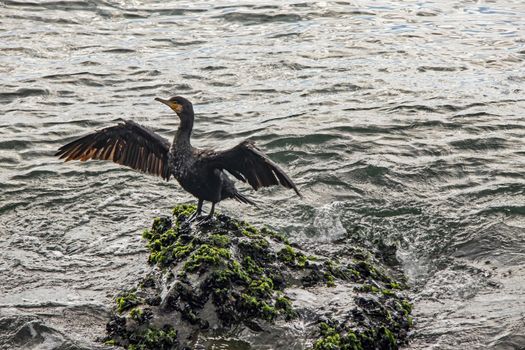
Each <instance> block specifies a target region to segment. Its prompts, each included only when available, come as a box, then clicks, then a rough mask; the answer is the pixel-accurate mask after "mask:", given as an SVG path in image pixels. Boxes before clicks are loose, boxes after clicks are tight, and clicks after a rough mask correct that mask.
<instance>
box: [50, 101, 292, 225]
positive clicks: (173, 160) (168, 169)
mask: <svg viewBox="0 0 525 350" xmlns="http://www.w3.org/2000/svg"><path fill="white" fill-rule="evenodd" d="M155 100H157V101H159V102H162V103H164V104H165V105H167V106H168V107H170V108H171V109H172V110H173V111H175V113H177V115H178V116H179V118H180V125H179V128H178V130H177V133H176V135H175V138H174V139H173V143H172V144H171V145H170V143H169V141H168V140H166V139H165V138H163V137H161V136H159V135H158V134H156V133H154V132H153V131H151V130H149V129H148V128H145V127H143V126H141V125H139V124H137V123H135V122H133V121H130V120H126V121H124V122H123V123H120V124H118V125H115V126H111V127H108V128H105V129H102V130H98V131H95V132H93V133H91V134H89V135H86V136H84V137H81V138H79V139H77V140H75V141H72V142H70V143H68V144H67V145H64V146H62V147H60V148H59V150H58V152H57V153H56V155H57V156H60V159H65V161H69V160H81V161H86V160H88V159H103V160H111V161H113V162H115V163H118V164H121V165H126V166H129V167H131V168H133V169H136V170H139V171H142V172H145V173H148V174H152V175H157V176H160V177H162V178H163V179H165V180H169V179H170V176H171V175H173V177H174V178H175V179H177V181H178V182H179V183H180V185H181V186H182V188H184V189H185V190H186V191H188V192H189V193H191V194H192V195H193V196H195V197H197V199H198V205H197V210H196V211H195V213H194V215H193V216H192V217H191V218H190V219H189V220H190V221H191V220H194V219H195V218H196V217H197V216H199V215H200V214H201V212H202V205H203V203H204V201H208V202H211V203H212V206H211V210H210V213H209V214H208V216H207V217H206V218H205V219H209V218H212V216H213V212H214V209H215V204H217V203H218V202H220V201H221V200H223V199H227V198H233V199H236V200H238V201H240V202H242V203H247V204H252V205H254V204H255V203H254V202H252V201H251V200H250V199H248V198H246V197H245V196H244V195H243V194H241V193H240V192H239V191H237V189H236V188H235V185H234V183H233V181H232V180H230V179H229V178H228V176H227V175H226V173H225V172H224V170H226V171H228V172H229V173H230V174H232V175H233V176H234V177H235V178H237V179H239V180H241V181H243V182H248V183H249V184H250V185H251V186H252V187H253V188H254V189H255V190H257V189H259V188H260V187H267V186H272V185H278V184H281V185H282V186H284V187H286V188H292V189H293V190H294V191H295V193H297V195H299V196H301V194H300V193H299V190H298V189H297V187H296V186H295V184H294V183H293V181H292V180H291V179H290V178H289V177H288V175H286V174H285V172H284V171H283V170H282V169H281V168H279V166H278V165H277V164H275V163H274V162H272V161H271V160H270V159H269V158H268V156H267V155H266V154H264V153H263V152H262V151H261V150H260V149H259V148H257V147H256V146H255V144H254V143H253V142H252V141H249V140H246V141H243V142H241V143H240V144H238V145H237V146H235V147H233V148H231V149H228V150H225V151H214V150H207V149H197V148H194V147H192V145H191V143H190V136H191V131H192V129H193V120H194V113H193V105H192V104H191V102H190V101H188V100H187V99H185V98H183V97H180V96H175V97H172V98H170V99H169V100H164V99H161V98H155Z"/></svg>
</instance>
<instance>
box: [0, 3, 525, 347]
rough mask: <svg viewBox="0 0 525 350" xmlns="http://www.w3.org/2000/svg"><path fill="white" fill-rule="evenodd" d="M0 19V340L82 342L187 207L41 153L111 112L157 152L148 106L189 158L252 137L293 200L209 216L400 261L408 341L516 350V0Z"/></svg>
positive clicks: (64, 12)
mask: <svg viewBox="0 0 525 350" xmlns="http://www.w3.org/2000/svg"><path fill="white" fill-rule="evenodd" d="M0 7H1V10H0V74H1V77H2V79H1V81H0V87H1V88H0V111H1V113H0V169H1V171H0V189H1V190H0V215H1V216H0V227H1V230H0V237H1V239H0V252H1V255H2V259H0V273H1V276H2V280H3V283H2V285H1V286H0V307H1V309H0V311H1V315H2V317H3V318H1V319H0V322H2V323H5V324H9V325H11V326H10V327H7V328H5V327H2V328H3V329H9V332H10V333H9V334H7V333H4V332H0V344H4V343H3V342H7V341H12V340H13V339H15V340H16V339H18V338H17V337H16V336H15V335H14V334H19V335H20V337H22V338H23V334H26V333H24V332H25V331H24V330H27V329H28V328H27V327H29V326H28V325H32V324H34V325H35V327H33V328H31V329H40V330H41V333H42V334H48V335H49V336H47V338H45V339H44V340H42V339H40V343H39V341H38V339H37V338H35V340H34V344H36V345H35V347H34V348H35V349H36V348H38V346H40V345H39V344H42V341H45V342H48V343H49V344H54V343H53V342H56V344H61V342H62V343H63V341H64V340H63V339H64V337H65V334H67V335H68V336H69V337H70V339H71V340H70V342H71V343H68V344H69V345H67V344H66V345H64V346H71V347H72V348H74V347H86V348H93V347H102V345H100V344H97V343H95V342H94V341H95V338H96V336H97V335H99V334H102V333H103V331H104V322H105V315H106V312H107V310H108V307H109V305H110V303H111V298H112V296H113V294H114V293H115V291H116V290H117V289H118V288H120V287H121V286H123V285H126V284H132V283H133V282H134V281H135V280H136V279H137V278H138V276H140V275H141V273H143V270H144V269H145V266H144V265H145V264H144V261H145V260H146V257H145V251H144V248H143V242H141V240H140V235H139V232H140V230H141V229H142V228H143V227H145V226H146V225H149V221H150V218H151V217H153V216H156V215H159V214H161V213H166V212H167V210H168V208H169V207H171V206H173V204H175V203H177V202H180V201H186V200H192V199H191V198H190V197H189V195H188V194H186V193H184V191H182V190H181V189H180V188H179V187H178V186H177V184H176V183H172V182H170V183H164V182H162V181H161V180H159V179H155V178H151V177H146V176H144V175H142V174H139V173H135V172H133V171H131V170H128V169H123V168H119V167H117V166H114V165H112V164H106V163H100V162H87V163H84V164H78V163H77V164H73V163H68V164H62V163H60V162H59V161H58V160H57V159H55V158H54V157H53V156H52V155H53V153H54V151H55V150H56V148H57V147H58V146H59V145H61V144H63V143H65V142H66V141H69V140H71V139H73V138H75V137H77V136H79V135H81V134H83V133H86V132H87V131H89V130H92V129H96V128H101V127H105V126H108V125H111V124H114V123H116V122H117V121H118V120H120V119H122V118H129V119H133V120H135V121H137V122H139V123H142V124H144V125H147V126H150V127H151V128H153V129H154V130H156V131H158V132H159V133H161V134H163V135H164V136H166V137H169V138H171V137H172V135H173V130H174V129H175V128H176V127H177V118H176V117H174V116H173V115H171V114H170V113H168V112H167V111H166V110H165V109H164V108H162V106H161V105H158V104H156V103H154V102H153V98H154V97H155V96H163V97H167V96H170V95H173V94H181V95H184V96H186V97H188V98H190V99H191V100H192V101H193V102H194V104H195V109H196V113H197V114H198V115H197V120H196V127H195V133H194V144H195V145H196V146H199V147H214V148H225V147H229V146H232V145H234V144H235V143H237V142H239V141H240V140H242V139H244V138H247V137H250V138H252V139H254V140H256V141H257V143H258V144H259V145H260V146H261V147H262V148H263V149H264V150H265V151H267V152H268V154H269V155H270V156H271V157H272V158H273V159H274V160H276V161H278V162H279V163H282V164H283V165H284V168H285V169H286V170H287V171H288V172H289V173H290V174H291V175H292V177H293V178H294V179H296V180H297V183H298V185H299V187H300V188H301V190H302V192H303V193H304V194H305V199H304V201H300V200H298V199H296V198H295V197H294V195H293V192H290V191H284V190H281V189H269V190H262V191H260V192H259V193H257V194H255V193H249V191H248V190H247V189H246V192H247V193H248V194H249V195H250V196H251V198H255V200H256V201H257V202H258V203H259V207H258V208H256V209H254V208H251V207H246V206H242V205H240V204H237V203H234V202H223V203H221V205H220V209H221V210H224V211H226V212H228V213H231V214H233V215H237V216H241V217H244V218H247V219H250V220H253V221H255V222H258V223H272V224H273V225H274V226H275V227H276V228H279V229H283V230H285V231H286V232H287V233H288V234H289V235H290V236H291V237H292V238H294V237H295V238H296V239H312V240H319V241H320V242H327V241H328V242H329V241H330V240H331V239H339V238H341V236H344V235H345V232H346V234H347V235H348V237H349V239H352V240H356V241H358V242H361V243H363V244H374V243H373V242H375V241H376V240H377V238H381V239H382V240H385V241H386V242H388V243H390V244H392V243H393V244H396V245H397V246H399V248H400V249H399V251H398V258H399V259H400V260H401V261H402V265H403V268H404V270H405V272H406V273H407V275H408V276H409V278H410V280H411V282H412V285H413V286H414V299H415V301H416V309H415V314H416V321H417V326H416V330H415V332H414V339H413V340H412V343H411V345H410V348H413V349H425V348H428V347H429V346H432V345H434V346H435V348H439V349H457V348H458V346H459V347H464V346H468V347H469V348H471V349H478V348H479V349H485V348H487V347H489V346H491V347H494V348H506V349H508V348H516V349H518V348H520V347H523V346H525V345H524V344H525V327H524V326H523V322H522V321H523V310H525V301H524V299H523V298H522V295H523V290H524V288H525V286H524V284H523V277H525V270H524V267H525V256H524V253H523V252H524V251H525V237H524V236H523V228H524V227H525V221H524V220H523V214H524V213H525V207H524V205H523V203H524V199H525V190H524V187H523V174H524V171H525V154H524V152H523V149H524V145H525V143H524V141H523V140H524V136H525V135H524V134H525V121H524V119H523V115H524V112H525V99H524V98H523V96H524V95H523V83H524V82H525V70H524V68H523V67H524V65H523V61H524V59H525V47H524V45H525V40H524V39H523V38H524V32H523V18H524V16H525V6H524V5H523V3H522V2H521V1H518V0H516V1H512V0H504V1H498V2H473V1H441V2H432V1H423V2H421V1H419V2H418V1H402V2H388V1H379V2H378V1H358V2H325V1H318V2H287V3H286V4H283V3H282V2H278V1H268V2H265V3H264V4H263V3H259V2H251V3H250V2H242V3H241V4H233V3H231V2H228V1H215V2H184V1H176V2H175V1H171V2H170V1H168V2H166V1H162V2H160V1H159V2H150V1H147V2H142V1H100V0H99V1H39V2H30V1H11V0H4V1H3V2H2V3H0ZM494 301H497V303H496V302H494ZM6 322H7V323H6ZM37 325H38V326H37ZM16 332H18V333H16ZM37 333H38V332H37ZM40 336H41V335H40ZM71 344H73V345H71ZM217 346H222V345H220V344H218V345H217Z"/></svg>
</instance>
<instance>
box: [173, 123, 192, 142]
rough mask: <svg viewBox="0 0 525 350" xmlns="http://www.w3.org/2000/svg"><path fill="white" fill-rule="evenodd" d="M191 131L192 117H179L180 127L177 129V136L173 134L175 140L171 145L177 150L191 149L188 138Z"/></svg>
mask: <svg viewBox="0 0 525 350" xmlns="http://www.w3.org/2000/svg"><path fill="white" fill-rule="evenodd" d="M192 130H193V115H181V116H180V125H179V128H178V129H177V134H175V139H174V140H173V144H174V145H176V146H177V148H182V147H184V148H188V149H189V148H191V143H190V137H191V131H192Z"/></svg>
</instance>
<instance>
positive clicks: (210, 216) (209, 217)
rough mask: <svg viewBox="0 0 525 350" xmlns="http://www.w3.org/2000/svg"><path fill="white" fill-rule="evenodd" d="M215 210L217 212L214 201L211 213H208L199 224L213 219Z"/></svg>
mask: <svg viewBox="0 0 525 350" xmlns="http://www.w3.org/2000/svg"><path fill="white" fill-rule="evenodd" d="M214 212H215V202H212V203H211V209H210V213H209V214H208V215H206V216H205V217H203V218H202V220H200V221H199V224H201V223H203V222H206V221H209V220H213V213H214Z"/></svg>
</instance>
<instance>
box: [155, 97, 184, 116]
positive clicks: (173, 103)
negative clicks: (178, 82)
mask: <svg viewBox="0 0 525 350" xmlns="http://www.w3.org/2000/svg"><path fill="white" fill-rule="evenodd" d="M155 101H159V102H161V103H164V104H165V105H166V106H168V107H169V108H171V109H173V111H175V113H177V114H178V115H179V117H181V116H183V115H192V116H193V105H192V104H191V102H190V101H188V100H187V99H185V98H184V97H181V96H173V97H172V98H170V99H169V100H164V99H162V98H159V97H156V98H155Z"/></svg>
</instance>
